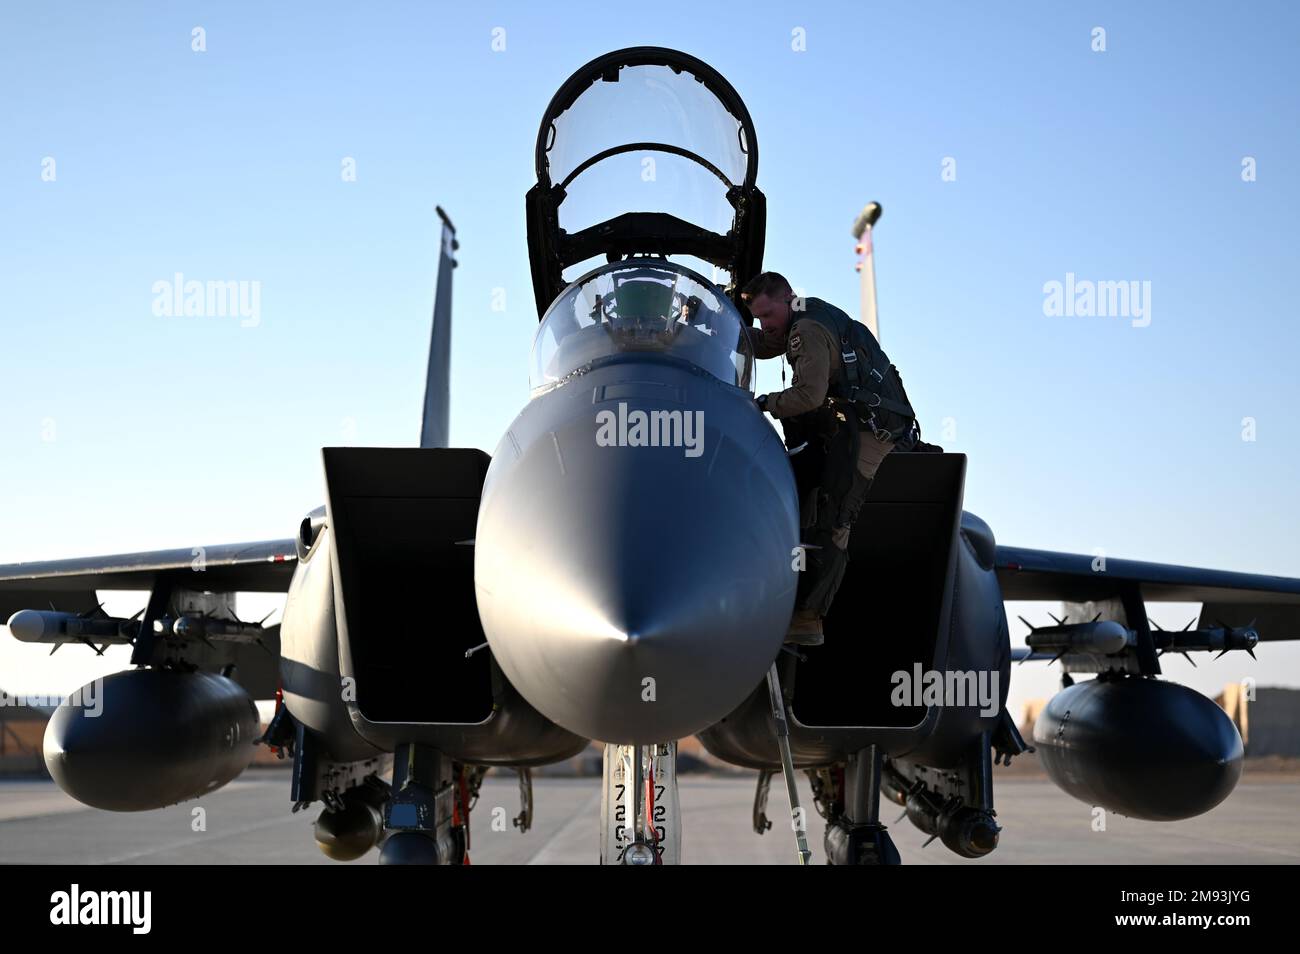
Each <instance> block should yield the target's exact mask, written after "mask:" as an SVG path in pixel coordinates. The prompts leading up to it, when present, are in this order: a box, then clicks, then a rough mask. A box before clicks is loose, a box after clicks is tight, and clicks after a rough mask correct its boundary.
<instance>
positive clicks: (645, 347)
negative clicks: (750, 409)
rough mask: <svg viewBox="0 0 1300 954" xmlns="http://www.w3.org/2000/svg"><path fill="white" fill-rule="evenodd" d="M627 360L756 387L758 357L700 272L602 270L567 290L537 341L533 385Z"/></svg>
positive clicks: (625, 266)
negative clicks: (654, 361)
mask: <svg viewBox="0 0 1300 954" xmlns="http://www.w3.org/2000/svg"><path fill="white" fill-rule="evenodd" d="M629 356H653V357H657V358H661V359H664V360H668V361H673V362H679V363H682V362H684V363H685V364H687V365H690V366H691V367H692V368H696V369H699V370H702V371H705V372H707V373H708V374H710V375H712V376H713V377H715V378H717V379H718V380H720V381H722V382H724V383H726V384H729V385H732V386H734V387H739V388H746V389H749V388H751V379H752V370H753V360H754V355H753V351H752V349H751V347H750V343H749V334H748V331H747V329H746V328H745V326H744V324H743V322H742V321H741V318H740V314H739V313H738V312H737V310H736V307H735V305H733V304H732V303H731V301H730V300H729V299H728V298H727V296H726V295H725V294H723V292H722V290H721V289H720V288H718V287H717V286H716V285H712V284H711V283H709V282H708V281H707V280H706V279H705V278H704V277H703V276H701V275H699V274H698V273H696V272H693V271H691V270H690V269H688V268H686V267H684V266H682V265H678V264H675V263H670V262H664V261H660V260H651V259H632V260H629V261H624V262H617V263H614V264H610V265H605V266H602V267H600V268H597V269H595V270H594V271H592V272H590V273H588V274H587V275H584V276H583V277H582V278H581V279H579V280H578V281H576V282H574V283H573V284H572V285H570V286H569V287H568V288H567V289H565V291H564V293H563V294H561V295H560V296H559V297H558V298H557V299H556V300H555V302H554V303H553V304H552V305H551V307H550V308H549V309H548V310H547V312H546V314H545V316H544V317H543V318H542V323H541V325H540V326H539V327H538V329H537V336H536V338H534V339H533V351H532V360H531V364H530V369H529V385H530V386H531V388H532V392H533V394H534V395H537V394H540V393H542V392H543V391H546V390H549V389H550V388H552V387H555V386H556V385H557V384H558V383H559V382H562V381H563V380H565V379H566V378H567V377H569V376H571V375H573V374H575V373H578V372H581V371H584V370H587V369H589V368H592V367H597V366H600V365H602V364H607V363H612V362H615V361H621V360H628V359H629Z"/></svg>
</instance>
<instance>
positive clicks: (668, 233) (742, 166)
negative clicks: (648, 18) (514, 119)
mask: <svg viewBox="0 0 1300 954" xmlns="http://www.w3.org/2000/svg"><path fill="white" fill-rule="evenodd" d="M536 172H537V184H536V186H534V187H533V188H532V189H531V190H530V191H529V193H528V196H527V206H528V242H529V254H530V258H531V260H532V273H533V288H534V293H535V295H536V298H537V308H538V314H539V316H540V315H541V314H543V313H544V312H545V311H546V309H547V307H548V306H549V305H550V304H551V302H552V301H553V300H554V299H555V297H556V296H557V295H558V294H559V293H560V292H561V291H562V290H563V289H564V287H565V285H566V284H567V283H568V281H569V280H571V279H573V278H575V277H577V274H578V273H580V272H582V271H585V270H587V269H589V268H591V267H592V266H594V265H597V264H599V263H600V260H601V259H603V260H604V261H606V262H614V261H618V260H620V259H623V258H627V257H630V256H640V255H655V256H678V257H687V258H689V259H694V260H696V261H694V262H692V263H691V264H695V265H697V266H700V267H708V266H712V267H713V268H715V269H720V270H722V271H724V272H725V273H726V275H725V280H726V281H728V282H730V283H731V284H732V285H733V286H735V285H738V284H741V283H743V282H744V281H745V280H747V279H748V278H749V277H750V276H752V275H755V274H757V273H758V272H759V271H760V270H761V266H762V256H763V232H764V226H765V218H766V217H765V210H764V202H763V195H762V193H761V192H759V191H758V189H757V188H756V187H755V185H754V182H755V178H756V177H757V174H758V143H757V140H756V138H755V135H754V127H753V123H752V121H751V120H750V118H749V111H748V110H747V109H746V108H745V104H744V103H743V102H742V101H741V99H740V96H739V95H738V94H737V93H736V91H735V89H734V88H733V87H732V86H731V84H730V83H728V82H727V80H726V79H725V78H724V77H723V76H722V75H721V74H720V73H718V72H717V71H716V70H714V69H713V68H712V67H710V66H708V65H707V64H705V63H703V62H701V61H700V60H697V59H696V58H695V57H692V56H688V55H687V54H685V53H681V52H678V51H676V50H669V49H663V48H659V47H636V48H633V49H627V50H619V51H616V52H614V53H608V54H606V55H604V56H602V57H599V58H597V59H595V60H592V61H591V62H590V63H588V64H587V65H586V66H584V67H582V69H580V70H578V71H577V72H576V73H574V74H573V75H572V76H571V77H569V79H568V80H567V81H566V82H565V83H564V85H563V86H561V87H560V89H559V91H558V92H556V94H555V96H554V97H553V98H552V100H551V102H550V105H549V106H548V107H547V109H546V112H545V114H544V115H543V116H542V122H541V127H540V128H539V130H538V135H537V151H536ZM701 263H703V264H701ZM716 274H717V273H716V272H715V275H716ZM718 277H722V276H718Z"/></svg>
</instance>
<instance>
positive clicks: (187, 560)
mask: <svg viewBox="0 0 1300 954" xmlns="http://www.w3.org/2000/svg"><path fill="white" fill-rule="evenodd" d="M297 560H298V556H297V548H296V543H295V541H294V540H291V539H290V540H261V541H258V542H256V543H223V544H219V545H216V546H209V547H187V548H183V549H179V550H153V551H149V552H145V553H120V554H114V555H112V556H96V557H76V558H74V559H71V560H48V561H43V562H36V563H10V564H7V565H0V623H2V622H3V621H4V620H6V619H8V618H9V617H10V616H11V615H12V614H13V613H15V612H17V611H18V610H20V609H46V608H49V606H50V604H53V605H54V607H55V608H56V609H57V610H58V611H59V612H68V613H82V612H87V611H89V610H92V609H94V608H95V606H96V605H97V604H98V600H97V599H96V597H95V591H96V590H152V589H153V588H154V582H155V581H156V580H157V579H159V578H160V577H163V576H167V577H170V578H171V579H172V581H173V582H174V583H176V584H178V585H180V586H182V587H184V588H186V589H191V590H201V591H211V592H236V591H243V592H268V593H282V592H285V591H287V590H288V589H289V580H290V578H291V577H292V576H293V570H294V567H295V566H297Z"/></svg>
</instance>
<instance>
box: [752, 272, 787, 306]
mask: <svg viewBox="0 0 1300 954" xmlns="http://www.w3.org/2000/svg"><path fill="white" fill-rule="evenodd" d="M793 294H794V289H793V288H791V287H790V283H789V282H788V281H786V280H785V276H784V275H781V274H780V273H778V272H762V273H760V274H758V275H755V276H754V277H753V278H751V279H750V280H749V281H747V282H746V283H745V287H744V288H742V289H741V290H740V297H741V298H742V299H744V300H745V301H753V300H754V299H755V298H757V297H759V296H760V295H767V296H768V297H769V298H780V297H781V296H783V295H793Z"/></svg>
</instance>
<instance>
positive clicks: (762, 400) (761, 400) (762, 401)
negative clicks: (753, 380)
mask: <svg viewBox="0 0 1300 954" xmlns="http://www.w3.org/2000/svg"><path fill="white" fill-rule="evenodd" d="M754 403H755V404H756V405H758V409H759V410H760V411H762V412H764V413H767V395H766V394H760V395H759V396H758V397H756V398H754Z"/></svg>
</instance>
